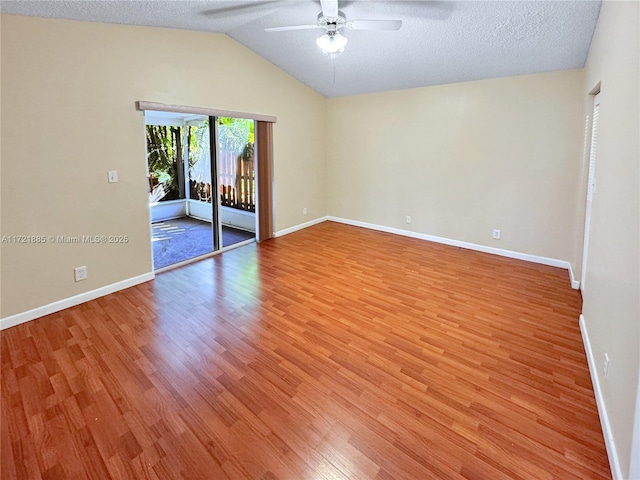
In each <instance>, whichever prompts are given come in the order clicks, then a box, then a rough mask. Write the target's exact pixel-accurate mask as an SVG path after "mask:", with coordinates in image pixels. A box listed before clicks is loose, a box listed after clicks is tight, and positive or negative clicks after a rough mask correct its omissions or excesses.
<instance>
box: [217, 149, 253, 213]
mask: <svg viewBox="0 0 640 480" xmlns="http://www.w3.org/2000/svg"><path fill="white" fill-rule="evenodd" d="M218 168H219V172H218V173H219V176H220V205H222V206H225V207H232V208H238V209H240V210H245V211H247V212H255V211H256V186H255V185H256V183H255V179H256V172H255V167H254V161H253V156H252V157H251V159H250V160H243V159H242V157H241V156H239V155H237V153H236V152H228V151H224V150H223V151H221V152H220V158H219V161H218Z"/></svg>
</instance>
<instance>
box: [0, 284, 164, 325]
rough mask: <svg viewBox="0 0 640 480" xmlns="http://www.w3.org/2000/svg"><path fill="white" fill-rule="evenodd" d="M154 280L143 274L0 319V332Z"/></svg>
mask: <svg viewBox="0 0 640 480" xmlns="http://www.w3.org/2000/svg"><path fill="white" fill-rule="evenodd" d="M154 278H155V275H154V273H153V272H150V273H145V274H144V275H139V276H137V277H133V278H128V279H126V280H123V281H121V282H117V283H112V284H111V285H107V286H104V287H100V288H97V289H95V290H91V291H90V292H85V293H81V294H79V295H75V296H73V297H69V298H65V299H63V300H58V301H57V302H53V303H49V304H48V305H43V306H42V307H38V308H34V309H33V310H28V311H26V312H22V313H18V314H16V315H11V316H9V317H5V318H2V319H0V330H4V329H5V328H10V327H15V326H16V325H20V324H21V323H25V322H28V321H30V320H34V319H36V318H40V317H44V316H45V315H49V314H51V313H55V312H59V311H60V310H64V309H65V308H69V307H74V306H76V305H79V304H81V303H84V302H88V301H89V300H95V299H96V298H100V297H104V296H105V295H109V294H110V293H114V292H117V291H118V290H124V289H125V288H129V287H133V286H134V285H138V284H139V283H144V282H148V281H149V280H153V279H154Z"/></svg>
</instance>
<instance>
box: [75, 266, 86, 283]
mask: <svg viewBox="0 0 640 480" xmlns="http://www.w3.org/2000/svg"><path fill="white" fill-rule="evenodd" d="M73 272H74V274H75V278H76V282H81V281H82V280H86V279H87V267H84V266H83V267H76V268H74V269H73Z"/></svg>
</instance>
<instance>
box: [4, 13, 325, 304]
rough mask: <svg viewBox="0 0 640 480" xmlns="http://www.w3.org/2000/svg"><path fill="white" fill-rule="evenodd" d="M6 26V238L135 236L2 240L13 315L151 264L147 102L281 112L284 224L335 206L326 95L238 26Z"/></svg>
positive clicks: (279, 198)
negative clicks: (102, 240)
mask: <svg viewBox="0 0 640 480" xmlns="http://www.w3.org/2000/svg"><path fill="white" fill-rule="evenodd" d="M1 32H2V33H1V35H2V39H1V42H2V44H1V45H2V52H1V53H2V57H1V62H2V77H1V81H2V93H1V95H2V99H1V102H2V119H1V121H2V138H1V141H2V146H1V154H2V185H1V187H2V188H1V196H2V200H1V202H2V203H1V205H2V212H1V215H2V234H3V235H69V236H74V235H101V234H104V235H111V234H114V235H115V234H118V235H128V236H129V238H130V241H129V243H128V244H126V245H99V246H98V245H52V244H46V245H8V244H5V245H3V248H2V258H1V261H2V285H3V287H4V288H3V290H2V299H1V300H2V312H1V313H2V316H3V317H7V316H10V315H12V314H17V313H20V312H24V311H26V310H29V309H32V308H35V307H39V306H42V305H46V304H48V303H51V302H53V301H57V300H62V299H65V298H68V297H71V296H74V295H77V294H80V293H83V292H85V291H89V290H93V289H96V288H99V287H102V286H105V285H110V284H113V283H115V282H118V281H122V280H125V279H128V278H131V277H135V276H138V275H141V274H144V273H147V272H150V271H151V253H150V235H149V223H148V210H147V193H146V166H145V135H144V120H143V114H142V112H138V111H136V110H135V107H134V102H135V101H137V100H148V101H155V102H162V103H167V104H179V105H189V106H202V107H211V108H218V109H225V110H234V111H244V112H253V113H263V114H270V115H275V116H277V117H278V123H276V125H275V126H274V157H275V204H276V208H277V216H276V219H275V222H276V229H277V230H280V229H284V228H287V227H290V226H293V225H297V224H299V223H302V222H304V221H308V220H311V219H313V218H316V217H322V216H324V215H326V193H325V191H324V185H325V156H326V153H325V146H324V145H325V142H324V140H325V126H326V125H325V118H326V116H325V99H324V97H322V96H321V95H319V94H317V93H315V92H313V91H312V90H310V89H309V88H307V87H306V86H304V85H302V84H301V83H300V82H298V81H297V80H295V79H293V78H292V77H290V76H288V75H287V74H285V73H284V72H282V71H281V70H279V69H277V68H276V67H275V66H273V65H272V64H270V63H268V62H267V61H265V60H263V59H261V58H260V57H258V56H257V55H255V54H253V53H252V52H250V51H249V50H247V49H246V48H244V47H242V46H241V45H239V44H238V43H236V42H234V41H233V40H231V39H229V38H228V37H227V36H225V35H216V34H206V33H196V32H187V31H181V30H168V29H155V28H143V27H126V26H117V25H107V24H99V23H88V22H74V21H64V20H51V19H39V18H31V17H21V16H9V15H3V16H2V30H1ZM108 170H117V171H118V173H119V183H117V184H108V183H107V171H108ZM304 207H307V208H308V209H309V214H308V215H307V216H304V217H303V215H302V209H303V208H304ZM80 265H86V266H87V267H88V273H89V278H88V280H87V281H84V282H81V283H74V281H73V268H74V267H76V266H80Z"/></svg>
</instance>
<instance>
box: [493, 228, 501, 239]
mask: <svg viewBox="0 0 640 480" xmlns="http://www.w3.org/2000/svg"><path fill="white" fill-rule="evenodd" d="M493 238H494V239H495V240H500V230H498V229H494V230H493Z"/></svg>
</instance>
